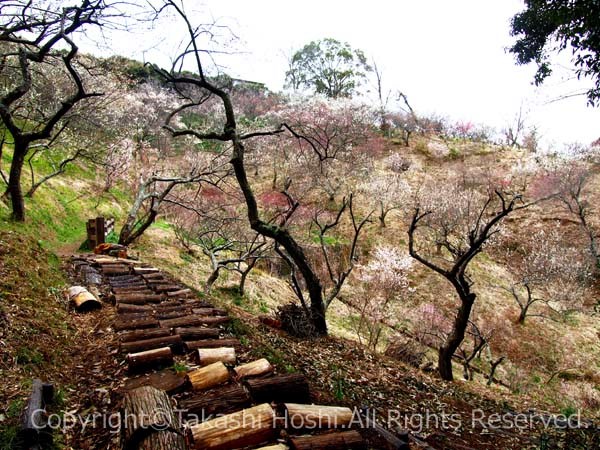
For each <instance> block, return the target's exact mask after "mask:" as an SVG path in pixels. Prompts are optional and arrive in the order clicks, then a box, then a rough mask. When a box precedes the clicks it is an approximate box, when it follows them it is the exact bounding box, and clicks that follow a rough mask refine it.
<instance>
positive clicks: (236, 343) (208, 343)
mask: <svg viewBox="0 0 600 450" xmlns="http://www.w3.org/2000/svg"><path fill="white" fill-rule="evenodd" d="M241 345H242V344H241V342H240V340H239V339H204V340H201V341H188V342H186V343H185V348H186V350H187V351H188V352H190V351H193V350H198V349H200V348H218V347H234V348H239V347H241Z"/></svg>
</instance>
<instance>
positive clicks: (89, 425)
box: [0, 233, 600, 450]
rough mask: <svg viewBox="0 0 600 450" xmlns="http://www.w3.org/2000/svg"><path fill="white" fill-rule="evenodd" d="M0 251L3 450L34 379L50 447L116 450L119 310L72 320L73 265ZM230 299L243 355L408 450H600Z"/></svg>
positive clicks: (7, 239) (8, 245)
mask: <svg viewBox="0 0 600 450" xmlns="http://www.w3.org/2000/svg"><path fill="white" fill-rule="evenodd" d="M0 242H1V243H2V253H3V258H1V259H0V273H1V274H2V275H3V279H2V295H3V300H5V299H6V300H9V301H8V302H4V303H2V305H1V306H2V318H3V322H2V326H1V327H0V328H1V333H2V334H1V335H0V345H2V347H3V348H2V350H3V353H2V358H1V362H2V366H1V368H0V371H1V373H0V375H1V376H2V378H3V389H2V393H1V396H0V397H1V398H0V402H1V404H2V405H4V406H3V408H2V410H1V411H0V433H1V436H0V437H1V438H0V448H2V449H4V448H6V449H8V448H11V446H12V445H13V444H14V436H15V432H16V427H17V424H18V416H19V414H20V411H21V410H22V408H23V406H24V404H25V401H26V398H27V395H28V389H29V387H30V383H31V380H32V379H33V378H35V377H41V378H43V379H44V380H45V381H51V382H53V383H54V384H55V386H56V388H57V394H56V396H55V402H54V404H53V405H52V406H51V408H50V410H49V412H50V413H51V414H56V416H55V418H56V419H55V420H57V421H58V422H59V423H60V424H61V427H60V429H59V430H57V432H56V433H55V442H56V444H55V448H67V449H106V448H118V446H119V435H118V433H117V432H116V430H117V428H118V422H115V420H116V418H117V417H118V415H116V414H117V413H118V405H119V401H120V398H121V393H122V387H123V383H124V381H125V380H126V373H125V367H124V366H123V364H122V358H120V357H119V355H118V342H117V340H116V334H115V332H114V331H113V330H112V329H111V323H112V320H113V317H114V314H115V311H114V308H113V307H112V306H110V305H108V304H107V305H105V307H104V308H102V309H101V310H98V311H93V312H89V313H86V314H78V313H75V312H72V311H70V310H69V309H68V305H66V304H65V302H64V300H62V295H61V292H60V289H61V287H62V286H64V285H65V284H68V277H69V273H68V267H69V266H68V264H66V263H65V262H64V261H63V263H62V264H61V263H60V262H59V261H57V260H55V259H54V258H55V257H53V256H51V255H52V254H50V253H49V252H47V251H45V250H43V249H41V248H37V247H35V243H32V242H28V241H26V240H24V239H22V238H17V239H15V238H14V235H10V234H6V233H3V234H2V236H0ZM7 255H8V256H7ZM48 261H50V262H51V264H49V263H48ZM65 271H66V272H67V273H66V275H65V273H64V272H65ZM61 272H62V273H61ZM25 280H26V282H25ZM226 295H227V290H219V295H217V296H215V298H213V299H211V300H210V301H214V303H215V304H217V305H219V306H225V307H227V308H228V309H229V311H230V314H231V316H232V317H233V318H234V325H233V326H232V327H231V332H232V333H234V334H236V335H237V336H238V337H239V338H240V340H241V341H242V343H243V344H244V350H243V351H244V352H247V353H248V354H251V355H252V356H255V357H266V358H268V359H269V360H270V361H271V362H272V363H273V364H274V365H275V366H276V367H277V368H278V370H279V371H282V372H300V373H302V374H304V375H305V376H306V377H307V378H308V380H309V382H310V387H311V392H313V397H314V398H313V401H314V402H316V403H321V404H336V405H345V406H349V407H352V408H368V410H369V411H370V414H371V415H372V416H373V415H374V416H375V417H376V419H377V420H378V422H380V423H381V424H382V425H384V426H386V427H387V428H389V429H390V430H391V431H393V432H396V433H400V434H403V433H406V432H407V431H408V432H410V437H411V441H412V444H411V445H412V447H413V448H428V447H427V446H430V447H431V448H433V449H457V450H458V449H482V450H483V449H489V448H505V449H524V448H527V449H541V448H544V449H551V448H556V449H559V448H561V449H563V448H565V449H566V448H572V449H577V448H578V449H590V448H600V435H599V433H598V430H597V429H596V430H593V429H579V428H572V429H560V423H559V424H558V425H559V427H549V428H547V429H544V427H543V426H542V425H541V424H540V423H530V422H528V423H526V424H522V425H521V429H520V430H519V429H515V428H514V427H511V424H512V423H514V420H513V417H514V416H511V414H514V413H516V412H517V411H520V410H519V407H520V406H519V405H518V404H515V403H514V402H513V400H514V399H510V401H505V402H503V401H501V400H498V396H497V395H488V394H489V393H488V392H481V393H478V392H477V387H474V386H468V389H467V388H466V387H467V386H466V384H465V383H463V382H458V381H457V382H453V383H447V382H443V381H441V380H440V379H439V378H437V376H435V375H434V374H427V373H423V372H422V371H419V370H418V369H415V368H413V367H410V366H407V365H405V364H403V363H402V362H399V361H396V360H393V359H390V358H387V357H385V356H382V355H379V354H375V353H371V352H369V351H367V350H365V349H364V348H363V347H361V346H359V345H357V343H356V342H353V341H350V340H346V339H342V338H339V337H327V338H320V339H312V340H301V339H297V338H293V337H290V336H288V335H286V334H285V333H283V332H282V331H280V330H277V329H273V328H270V327H268V326H266V325H264V324H262V323H261V322H260V321H259V319H258V317H257V316H256V315H254V314H251V313H249V312H247V311H245V310H244V309H242V308H240V307H238V306H235V305H233V303H234V302H233V301H232V299H231V298H227V297H226ZM6 296H10V298H8V297H6ZM5 297H6V298H5ZM491 392H493V390H492V391H491ZM498 414H499V415H502V416H501V417H502V418H504V419H497V418H496V416H494V415H498ZM59 418H60V419H59ZM82 418H83V420H84V421H83V422H82ZM494 419H496V422H494V421H493V420H494ZM497 420H503V422H501V423H498V422H497ZM58 422H57V423H58ZM484 424H486V425H488V427H487V428H486V427H484Z"/></svg>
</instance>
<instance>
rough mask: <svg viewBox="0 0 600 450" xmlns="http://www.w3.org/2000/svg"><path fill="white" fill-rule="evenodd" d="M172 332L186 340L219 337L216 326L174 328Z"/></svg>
mask: <svg viewBox="0 0 600 450" xmlns="http://www.w3.org/2000/svg"><path fill="white" fill-rule="evenodd" d="M173 332H174V333H175V334H178V335H179V336H181V339H183V340H184V341H187V340H195V339H216V338H218V337H219V332H220V330H219V329H218V328H202V327H190V328H175V329H174V330H173ZM197 348H200V347H197Z"/></svg>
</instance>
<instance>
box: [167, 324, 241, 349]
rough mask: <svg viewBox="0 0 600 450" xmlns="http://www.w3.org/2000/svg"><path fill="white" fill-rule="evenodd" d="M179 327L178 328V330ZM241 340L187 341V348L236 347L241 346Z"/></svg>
mask: <svg viewBox="0 0 600 450" xmlns="http://www.w3.org/2000/svg"><path fill="white" fill-rule="evenodd" d="M177 329H178V328H176V330H177ZM240 345H242V344H241V342H240V340H239V339H233V338H232V339H204V340H201V341H187V342H186V343H185V348H186V349H187V351H193V350H198V349H201V348H218V347H234V348H239V347H240Z"/></svg>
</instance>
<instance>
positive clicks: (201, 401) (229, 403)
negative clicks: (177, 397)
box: [179, 385, 251, 417]
mask: <svg viewBox="0 0 600 450" xmlns="http://www.w3.org/2000/svg"><path fill="white" fill-rule="evenodd" d="M250 404H251V400H250V396H249V395H248V392H246V390H245V389H244V388H243V387H242V386H239V385H233V386H225V387H221V388H217V389H215V390H213V391H209V392H202V393H200V394H195V395H193V396H191V397H190V398H187V399H185V400H181V401H180V402H179V408H180V409H182V410H184V411H186V412H187V413H188V414H195V415H197V416H200V417H208V416H209V415H212V414H226V413H230V412H234V411H238V410H239V409H240V408H246V407H247V406H250Z"/></svg>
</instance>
